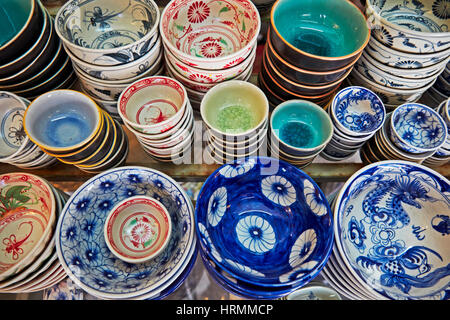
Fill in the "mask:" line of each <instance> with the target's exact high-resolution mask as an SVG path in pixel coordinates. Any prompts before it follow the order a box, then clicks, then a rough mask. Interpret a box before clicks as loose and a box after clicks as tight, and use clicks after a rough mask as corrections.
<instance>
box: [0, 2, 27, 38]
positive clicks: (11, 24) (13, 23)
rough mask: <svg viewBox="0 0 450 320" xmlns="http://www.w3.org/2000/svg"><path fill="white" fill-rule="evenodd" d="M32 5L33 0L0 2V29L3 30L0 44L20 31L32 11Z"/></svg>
mask: <svg viewBox="0 0 450 320" xmlns="http://www.w3.org/2000/svg"><path fill="white" fill-rule="evenodd" d="M34 6H35V2H34V0H29V1H19V0H13V1H6V2H4V3H2V4H1V10H0V21H1V23H0V29H2V30H4V32H2V35H1V37H0V46H3V45H4V44H6V43H7V42H8V41H10V40H11V39H12V38H14V36H16V35H17V34H18V33H19V32H20V30H21V29H22V28H23V27H24V26H25V24H26V22H27V20H28V19H29V17H30V15H31V13H32V12H33V8H34Z"/></svg>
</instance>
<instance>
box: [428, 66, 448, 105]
mask: <svg viewBox="0 0 450 320" xmlns="http://www.w3.org/2000/svg"><path fill="white" fill-rule="evenodd" d="M449 96H450V62H449V63H447V66H446V68H445V70H444V71H443V72H442V73H441V74H440V75H439V77H437V80H436V82H435V83H434V84H433V86H432V87H431V88H430V89H428V90H427V91H426V92H425V93H424V94H423V96H422V101H423V103H425V104H426V105H428V106H430V107H432V108H437V107H439V106H440V104H441V103H442V102H444V101H445V100H447V99H448V97H449Z"/></svg>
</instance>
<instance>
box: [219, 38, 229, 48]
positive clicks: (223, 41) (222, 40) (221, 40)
mask: <svg viewBox="0 0 450 320" xmlns="http://www.w3.org/2000/svg"><path fill="white" fill-rule="evenodd" d="M220 42H222V43H223V44H224V45H226V46H227V47H228V42H226V41H225V40H224V39H220Z"/></svg>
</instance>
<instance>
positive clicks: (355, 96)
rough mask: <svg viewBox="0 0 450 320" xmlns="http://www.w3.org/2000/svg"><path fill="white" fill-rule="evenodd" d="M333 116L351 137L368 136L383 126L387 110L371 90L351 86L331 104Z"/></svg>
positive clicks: (339, 93) (341, 92) (340, 92)
mask: <svg viewBox="0 0 450 320" xmlns="http://www.w3.org/2000/svg"><path fill="white" fill-rule="evenodd" d="M331 116H332V117H333V118H334V119H335V120H336V121H335V122H334V123H335V124H336V125H337V126H338V127H339V129H340V130H341V131H342V132H344V133H345V134H348V135H350V136H366V135H368V134H371V133H374V132H375V131H377V130H378V129H380V128H381V127H382V126H383V123H384V120H385V118H386V109H385V107H384V104H383V101H381V99H380V98H379V97H378V96H377V95H376V94H375V93H374V92H373V91H371V90H369V89H367V88H363V87H357V86H350V87H347V88H344V89H342V90H341V91H339V92H338V93H337V94H336V96H335V97H334V98H333V100H332V102H331Z"/></svg>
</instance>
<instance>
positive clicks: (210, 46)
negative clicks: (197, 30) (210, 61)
mask: <svg viewBox="0 0 450 320" xmlns="http://www.w3.org/2000/svg"><path fill="white" fill-rule="evenodd" d="M200 52H201V53H202V55H203V56H204V57H206V58H216V57H218V56H220V55H221V54H222V47H221V46H220V45H219V44H218V43H217V42H208V43H205V44H204V45H202V47H201V48H200Z"/></svg>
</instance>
